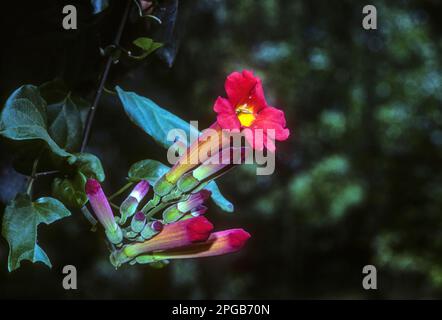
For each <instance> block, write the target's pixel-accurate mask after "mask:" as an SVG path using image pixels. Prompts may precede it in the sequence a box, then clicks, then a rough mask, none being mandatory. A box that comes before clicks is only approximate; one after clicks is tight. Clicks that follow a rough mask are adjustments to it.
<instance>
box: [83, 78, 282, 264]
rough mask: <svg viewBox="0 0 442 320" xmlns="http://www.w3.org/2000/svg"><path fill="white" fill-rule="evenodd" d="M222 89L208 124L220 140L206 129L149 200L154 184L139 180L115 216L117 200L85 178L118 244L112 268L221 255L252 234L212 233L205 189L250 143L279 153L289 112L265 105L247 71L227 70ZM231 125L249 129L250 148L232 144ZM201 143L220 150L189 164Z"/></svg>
mask: <svg viewBox="0 0 442 320" xmlns="http://www.w3.org/2000/svg"><path fill="white" fill-rule="evenodd" d="M225 88H226V92H227V97H228V98H221V97H218V99H217V100H216V102H215V104H214V110H215V112H216V113H217V121H216V122H215V123H214V124H213V125H212V126H211V128H212V129H214V130H215V131H216V132H217V135H218V136H219V138H220V139H218V140H217V141H216V145H214V143H215V142H213V141H210V139H207V136H205V134H204V133H203V134H201V135H200V137H199V138H198V139H197V141H195V142H194V143H193V144H191V145H190V146H189V147H188V148H187V150H186V152H185V153H184V154H183V155H182V157H181V158H180V159H179V160H178V162H177V163H176V164H175V165H174V166H173V167H172V168H171V169H170V170H169V171H168V172H167V173H166V174H164V175H163V176H162V177H161V178H160V179H158V180H157V181H155V183H154V184H153V188H152V190H153V192H152V193H153V195H152V197H150V199H149V200H147V195H148V194H149V191H150V189H151V188H150V187H151V185H150V184H149V182H148V181H146V180H141V181H139V182H138V183H137V184H136V185H135V186H134V188H133V190H132V191H131V192H130V193H129V195H128V196H127V197H126V199H124V201H123V202H122V203H121V205H120V206H119V207H118V210H119V214H118V215H114V212H113V209H112V206H115V205H112V206H111V204H110V203H109V200H108V198H107V197H106V196H105V194H104V192H103V190H102V188H101V186H100V184H99V183H98V182H97V181H96V180H93V179H89V180H88V181H87V183H86V194H87V196H88V198H89V203H90V206H91V207H92V209H93V212H94V213H95V216H96V217H97V219H98V220H99V222H100V223H101V225H102V226H103V228H104V230H105V234H106V236H107V238H108V240H109V241H110V242H111V243H112V244H113V245H114V249H113V251H112V253H111V256H110V260H111V263H112V264H113V265H114V266H115V267H119V266H121V265H122V264H124V263H130V264H133V263H149V264H162V263H165V262H166V261H168V260H172V259H188V258H200V257H209V256H217V255H223V254H227V253H232V252H236V251H238V250H240V249H241V248H242V247H243V246H244V244H245V242H246V241H247V240H248V239H249V238H250V234H249V233H248V232H246V231H244V230H243V229H239V228H236V229H228V230H223V231H214V226H213V224H212V223H211V222H210V221H209V220H208V219H207V218H206V216H207V214H206V211H207V206H206V205H205V204H206V201H207V199H208V198H209V197H210V191H208V190H206V189H205V187H206V185H207V184H208V183H209V182H210V181H212V180H213V179H215V178H217V177H219V176H220V175H222V174H224V173H226V172H227V171H229V170H230V169H232V168H234V167H235V166H237V165H239V164H240V163H241V161H242V160H244V157H245V152H244V150H245V149H246V148H250V146H251V147H252V148H254V149H257V150H263V149H264V148H266V149H267V150H268V151H270V152H274V151H275V144H274V140H280V141H281V140H286V139H287V138H288V136H289V130H288V129H287V128H285V116H284V113H283V112H282V111H281V110H279V109H276V108H274V107H271V106H269V105H268V104H267V102H266V100H265V98H264V93H263V88H262V84H261V80H260V79H259V78H257V77H255V76H254V75H253V74H252V73H251V72H250V71H243V72H242V73H239V72H234V73H232V74H231V75H229V76H228V78H227V80H226V84H225ZM226 129H227V130H232V131H235V132H238V133H240V134H244V136H245V137H246V140H247V142H248V143H249V146H241V147H239V148H238V147H234V146H231V145H230V141H229V139H228V138H226V137H224V132H225V130H226ZM258 131H260V134H258ZM269 136H271V137H274V139H269ZM200 148H210V150H215V152H212V153H207V157H206V158H202V159H201V157H199V158H198V159H199V161H197V162H189V161H186V159H188V158H189V157H190V156H192V154H194V153H196V152H198V149H200ZM221 159H223V160H222V161H221ZM225 159H227V160H228V161H224V160H225ZM215 160H216V161H215ZM160 214H161V216H159V215H160Z"/></svg>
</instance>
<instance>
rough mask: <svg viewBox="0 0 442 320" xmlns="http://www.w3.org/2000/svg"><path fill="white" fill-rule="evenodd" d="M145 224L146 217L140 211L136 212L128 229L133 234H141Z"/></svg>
mask: <svg viewBox="0 0 442 320" xmlns="http://www.w3.org/2000/svg"><path fill="white" fill-rule="evenodd" d="M145 224H146V216H145V215H144V213H142V212H141V211H138V212H137V213H136V214H135V215H134V216H133V218H132V221H131V223H130V228H131V229H132V231H133V232H137V233H138V232H141V230H143V228H144V225H145Z"/></svg>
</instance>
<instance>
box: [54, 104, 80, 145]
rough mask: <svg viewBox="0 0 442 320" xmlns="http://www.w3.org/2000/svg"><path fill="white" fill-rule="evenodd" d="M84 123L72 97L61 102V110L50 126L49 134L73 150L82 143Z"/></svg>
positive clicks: (58, 142) (60, 143)
mask: <svg viewBox="0 0 442 320" xmlns="http://www.w3.org/2000/svg"><path fill="white" fill-rule="evenodd" d="M82 132H83V125H82V122H81V116H80V111H79V110H78V107H77V106H76V105H75V103H74V102H73V101H72V99H71V98H70V97H66V99H64V100H63V102H61V104H60V105H59V112H58V114H57V116H56V118H55V119H54V121H53V122H52V124H51V125H50V127H49V134H50V135H51V137H53V139H54V140H55V141H56V142H57V144H58V145H60V146H62V147H63V148H64V149H66V150H69V151H72V150H75V149H77V148H78V147H79V146H80V144H81V139H82Z"/></svg>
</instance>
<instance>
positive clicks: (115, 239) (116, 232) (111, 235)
mask: <svg viewBox="0 0 442 320" xmlns="http://www.w3.org/2000/svg"><path fill="white" fill-rule="evenodd" d="M105 233H106V237H107V238H108V239H109V241H110V242H112V243H113V244H120V243H121V242H122V241H123V232H122V231H121V228H120V227H119V226H118V225H116V228H115V229H113V230H112V229H106V231H105Z"/></svg>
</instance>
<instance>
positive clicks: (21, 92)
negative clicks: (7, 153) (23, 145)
mask: <svg viewBox="0 0 442 320" xmlns="http://www.w3.org/2000/svg"><path fill="white" fill-rule="evenodd" d="M0 134H1V135H3V136H4V137H6V138H9V139H12V140H34V139H39V140H43V141H45V142H46V143H47V145H48V146H49V148H51V150H52V152H54V153H55V154H57V155H59V156H60V157H69V156H71V154H70V153H68V152H66V151H65V150H63V149H62V148H60V147H59V146H58V145H57V143H56V142H55V141H54V140H53V139H52V138H51V137H50V135H49V134H48V131H47V127H46V102H45V101H44V100H43V99H42V98H41V96H40V93H39V91H38V88H37V87H35V86H32V85H25V86H22V87H20V88H18V89H17V90H16V91H15V92H14V93H13V94H12V95H11V96H10V97H9V98H8V100H7V101H6V104H5V107H4V109H3V110H2V113H1V116H0Z"/></svg>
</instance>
